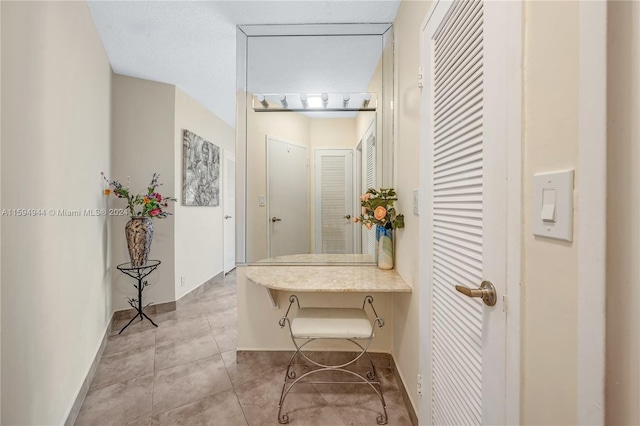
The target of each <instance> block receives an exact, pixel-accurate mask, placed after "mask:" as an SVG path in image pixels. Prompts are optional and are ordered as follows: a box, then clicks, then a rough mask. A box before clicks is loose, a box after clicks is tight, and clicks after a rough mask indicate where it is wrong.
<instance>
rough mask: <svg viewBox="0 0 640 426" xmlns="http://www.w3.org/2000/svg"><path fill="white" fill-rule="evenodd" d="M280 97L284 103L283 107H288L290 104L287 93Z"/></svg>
mask: <svg viewBox="0 0 640 426" xmlns="http://www.w3.org/2000/svg"><path fill="white" fill-rule="evenodd" d="M279 99H280V103H281V104H282V108H287V107H288V106H289V103H288V102H287V97H286V95H280V98H279Z"/></svg>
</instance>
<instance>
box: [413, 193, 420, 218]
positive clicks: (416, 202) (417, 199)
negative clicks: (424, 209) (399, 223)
mask: <svg viewBox="0 0 640 426" xmlns="http://www.w3.org/2000/svg"><path fill="white" fill-rule="evenodd" d="M419 193H420V192H419V190H417V189H414V190H413V214H414V215H416V216H418V215H419V214H420V204H419V203H420V197H419Z"/></svg>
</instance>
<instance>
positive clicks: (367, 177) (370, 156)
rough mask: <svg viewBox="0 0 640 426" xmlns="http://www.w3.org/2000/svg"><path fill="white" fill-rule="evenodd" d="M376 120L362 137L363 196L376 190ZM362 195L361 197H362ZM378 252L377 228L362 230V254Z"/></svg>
mask: <svg viewBox="0 0 640 426" xmlns="http://www.w3.org/2000/svg"><path fill="white" fill-rule="evenodd" d="M376 126H377V124H376V119H375V118H374V119H373V121H372V122H371V124H369V127H368V128H367V130H366V131H365V132H364V135H362V140H363V142H364V149H363V153H362V157H363V160H364V161H363V167H362V186H363V188H362V194H364V193H365V192H367V190H368V189H371V188H376V170H377V162H376V158H377V155H376V151H377V148H376V146H377V143H376ZM362 194H361V195H362ZM375 250H376V230H375V228H372V229H367V228H363V229H362V253H363V254H374V253H375Z"/></svg>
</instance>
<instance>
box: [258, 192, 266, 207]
mask: <svg viewBox="0 0 640 426" xmlns="http://www.w3.org/2000/svg"><path fill="white" fill-rule="evenodd" d="M265 204H266V201H265V197H264V195H258V205H259V206H260V207H264V206H265Z"/></svg>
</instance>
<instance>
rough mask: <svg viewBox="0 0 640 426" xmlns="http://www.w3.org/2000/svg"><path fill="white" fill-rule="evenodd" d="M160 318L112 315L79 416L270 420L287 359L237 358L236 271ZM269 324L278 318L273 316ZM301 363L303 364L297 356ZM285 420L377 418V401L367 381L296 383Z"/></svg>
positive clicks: (138, 420) (387, 382)
mask: <svg viewBox="0 0 640 426" xmlns="http://www.w3.org/2000/svg"><path fill="white" fill-rule="evenodd" d="M152 318H153V319H154V321H156V322H157V323H158V325H159V327H158V328H155V327H153V326H152V325H151V323H149V321H146V320H145V321H143V322H140V321H139V320H136V321H135V322H134V323H133V324H131V325H130V326H129V327H128V328H127V329H126V330H125V331H124V333H122V335H118V334H117V333H118V331H120V329H121V328H122V327H123V326H124V325H125V324H126V323H127V322H128V320H119V321H114V324H113V327H112V335H111V336H110V337H109V339H108V342H107V345H106V347H105V351H104V354H103V357H102V360H101V361H100V364H99V365H98V369H97V371H96V374H95V377H94V379H93V382H92V383H91V387H90V390H89V393H88V394H87V396H86V398H85V401H84V404H83V406H82V408H81V410H80V414H79V415H78V418H77V421H76V425H100V426H102V425H135V426H138V425H145V426H151V425H154V426H156V425H232V426H235V425H277V424H278V421H277V411H278V408H277V405H278V399H279V396H280V391H281V389H282V382H283V379H284V371H285V367H283V366H281V365H268V364H264V362H265V361H261V362H257V363H255V364H244V363H242V364H237V363H236V342H237V327H236V321H237V297H236V279H235V273H234V272H232V273H230V274H228V275H227V276H226V277H225V278H224V280H223V281H221V282H219V283H216V284H215V285H214V286H213V287H211V288H209V289H208V290H207V291H206V292H204V293H203V294H202V295H200V296H199V297H197V298H193V299H192V300H189V301H178V304H177V309H176V310H175V311H169V312H163V313H157V314H155V315H153V316H152ZM274 327H277V325H275V324H274ZM300 368H304V367H303V366H300ZM378 371H379V373H380V375H381V376H382V379H381V381H382V383H383V390H384V396H385V399H386V401H387V412H388V415H389V425H411V422H410V420H409V415H408V413H407V411H406V408H405V406H404V403H403V401H402V397H401V394H400V391H399V390H398V386H397V384H396V383H395V380H394V377H393V374H392V372H391V370H390V369H384V368H382V369H378ZM284 407H285V410H284V411H287V412H288V413H289V420H290V424H291V425H327V426H339V425H375V424H376V416H377V415H378V413H379V412H380V403H379V401H378V399H377V397H376V396H375V394H374V393H373V391H372V390H371V389H370V388H369V387H368V386H366V385H360V386H355V385H349V384H345V385H318V384H316V385H312V384H300V385H296V386H295V387H294V388H293V390H292V392H291V394H289V396H288V397H287V399H286V401H285V404H284Z"/></svg>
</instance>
